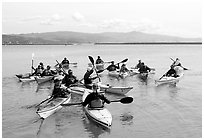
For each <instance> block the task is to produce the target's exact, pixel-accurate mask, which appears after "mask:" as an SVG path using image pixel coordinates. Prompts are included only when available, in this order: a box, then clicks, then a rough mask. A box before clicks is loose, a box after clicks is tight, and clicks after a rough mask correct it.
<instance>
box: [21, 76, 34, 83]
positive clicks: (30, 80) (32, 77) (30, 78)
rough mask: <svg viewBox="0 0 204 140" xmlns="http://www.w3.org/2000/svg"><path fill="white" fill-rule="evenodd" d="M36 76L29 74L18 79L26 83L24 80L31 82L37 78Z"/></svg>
mask: <svg viewBox="0 0 204 140" xmlns="http://www.w3.org/2000/svg"><path fill="white" fill-rule="evenodd" d="M37 77H38V76H30V77H26V78H19V81H21V82H23V83H26V82H33V81H35V78H37Z"/></svg>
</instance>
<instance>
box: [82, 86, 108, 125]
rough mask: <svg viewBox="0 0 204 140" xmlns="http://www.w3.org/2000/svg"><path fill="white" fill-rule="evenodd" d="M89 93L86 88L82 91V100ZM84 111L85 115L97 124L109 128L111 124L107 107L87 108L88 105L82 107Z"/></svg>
mask: <svg viewBox="0 0 204 140" xmlns="http://www.w3.org/2000/svg"><path fill="white" fill-rule="evenodd" d="M88 94H89V92H88V91H87V90H85V91H84V95H83V97H82V101H84V100H85V98H86V96H87V95H88ZM84 112H85V114H86V116H87V117H88V118H89V119H90V120H92V121H94V122H95V123H97V124H100V125H101V126H103V127H105V128H110V127H111V125H112V115H111V113H110V112H109V111H108V109H107V108H105V107H103V108H89V107H88V105H87V106H85V107H84Z"/></svg>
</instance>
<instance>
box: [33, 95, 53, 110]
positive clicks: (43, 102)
mask: <svg viewBox="0 0 204 140" xmlns="http://www.w3.org/2000/svg"><path fill="white" fill-rule="evenodd" d="M52 98H53V96H51V97H50V98H47V99H45V100H43V101H42V102H40V103H39V104H38V105H36V106H35V107H38V106H39V105H41V104H42V103H44V102H46V101H47V100H50V99H52Z"/></svg>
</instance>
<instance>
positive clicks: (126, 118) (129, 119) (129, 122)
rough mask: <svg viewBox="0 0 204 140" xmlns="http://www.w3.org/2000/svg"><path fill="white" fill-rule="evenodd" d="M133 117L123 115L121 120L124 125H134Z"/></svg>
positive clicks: (128, 114) (127, 114)
mask: <svg viewBox="0 0 204 140" xmlns="http://www.w3.org/2000/svg"><path fill="white" fill-rule="evenodd" d="M133 118H134V117H133V115H132V114H130V112H128V113H123V114H121V116H120V120H121V122H122V125H133Z"/></svg>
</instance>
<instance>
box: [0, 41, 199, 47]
mask: <svg viewBox="0 0 204 140" xmlns="http://www.w3.org/2000/svg"><path fill="white" fill-rule="evenodd" d="M81 44H93V45H142V44H144V45H162V44H163V45H165V44H167V45H168V44H175V45H176V44H186V45H188V44H189V45H191V44H202V42H122V43H121V42H120V43H119V42H98V43H73V44H71V43H70V44H40V43H39V44H2V45H65V46H70V45H81Z"/></svg>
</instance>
